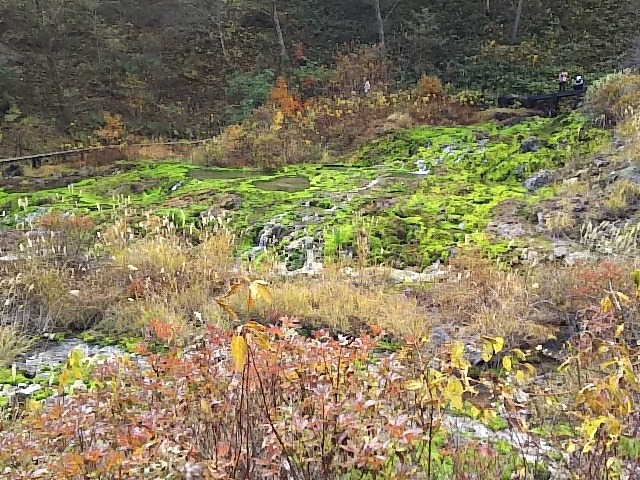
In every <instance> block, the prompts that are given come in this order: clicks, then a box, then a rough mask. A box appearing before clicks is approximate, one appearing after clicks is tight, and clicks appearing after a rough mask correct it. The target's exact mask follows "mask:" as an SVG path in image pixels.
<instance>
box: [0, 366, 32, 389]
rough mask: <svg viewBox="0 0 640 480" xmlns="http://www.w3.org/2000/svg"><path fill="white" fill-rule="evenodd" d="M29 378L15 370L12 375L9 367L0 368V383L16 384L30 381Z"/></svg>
mask: <svg viewBox="0 0 640 480" xmlns="http://www.w3.org/2000/svg"><path fill="white" fill-rule="evenodd" d="M31 381H32V380H31V379H29V378H27V377H25V376H24V375H23V374H22V373H20V372H16V375H15V376H14V375H13V372H12V370H11V368H0V385H14V386H15V385H18V384H19V383H31Z"/></svg>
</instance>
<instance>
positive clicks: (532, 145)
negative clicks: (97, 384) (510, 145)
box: [520, 137, 540, 153]
mask: <svg viewBox="0 0 640 480" xmlns="http://www.w3.org/2000/svg"><path fill="white" fill-rule="evenodd" d="M538 150H540V142H539V141H538V139H537V138H536V137H529V138H527V139H525V140H524V141H523V142H522V143H521V144H520V153H530V152H537V151H538Z"/></svg>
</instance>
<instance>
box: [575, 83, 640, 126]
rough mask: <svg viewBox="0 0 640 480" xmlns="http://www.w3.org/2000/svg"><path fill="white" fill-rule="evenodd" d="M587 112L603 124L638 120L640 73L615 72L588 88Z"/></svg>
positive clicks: (639, 112)
mask: <svg viewBox="0 0 640 480" xmlns="http://www.w3.org/2000/svg"><path fill="white" fill-rule="evenodd" d="M585 113H586V114H587V115H588V117H589V118H590V119H591V120H592V121H593V122H595V123H598V124H600V125H602V126H608V127H612V126H616V125H620V124H623V123H624V122H626V121H636V122H637V118H638V115H639V114H640V75H638V74H632V73H613V74H610V75H607V76H606V77H604V78H602V79H600V80H599V81H597V82H595V83H594V84H593V86H592V87H591V88H589V89H588V90H587V98H586V105H585Z"/></svg>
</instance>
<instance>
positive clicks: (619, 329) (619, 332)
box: [614, 323, 624, 338]
mask: <svg viewBox="0 0 640 480" xmlns="http://www.w3.org/2000/svg"><path fill="white" fill-rule="evenodd" d="M622 332H624V323H622V324H620V325H618V326H617V327H616V331H615V335H614V336H615V338H619V337H620V335H622Z"/></svg>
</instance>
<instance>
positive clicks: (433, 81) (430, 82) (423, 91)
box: [414, 74, 443, 97]
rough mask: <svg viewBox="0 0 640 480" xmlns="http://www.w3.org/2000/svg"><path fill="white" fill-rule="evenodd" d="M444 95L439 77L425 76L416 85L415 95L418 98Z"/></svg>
mask: <svg viewBox="0 0 640 480" xmlns="http://www.w3.org/2000/svg"><path fill="white" fill-rule="evenodd" d="M442 93H443V88H442V82H441V81H440V79H439V78H438V77H433V76H430V75H425V74H423V75H422V77H420V80H418V83H417V84H416V88H415V89H414V94H415V95H417V96H418V97H428V96H431V95H433V96H437V97H439V96H441V95H442Z"/></svg>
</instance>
